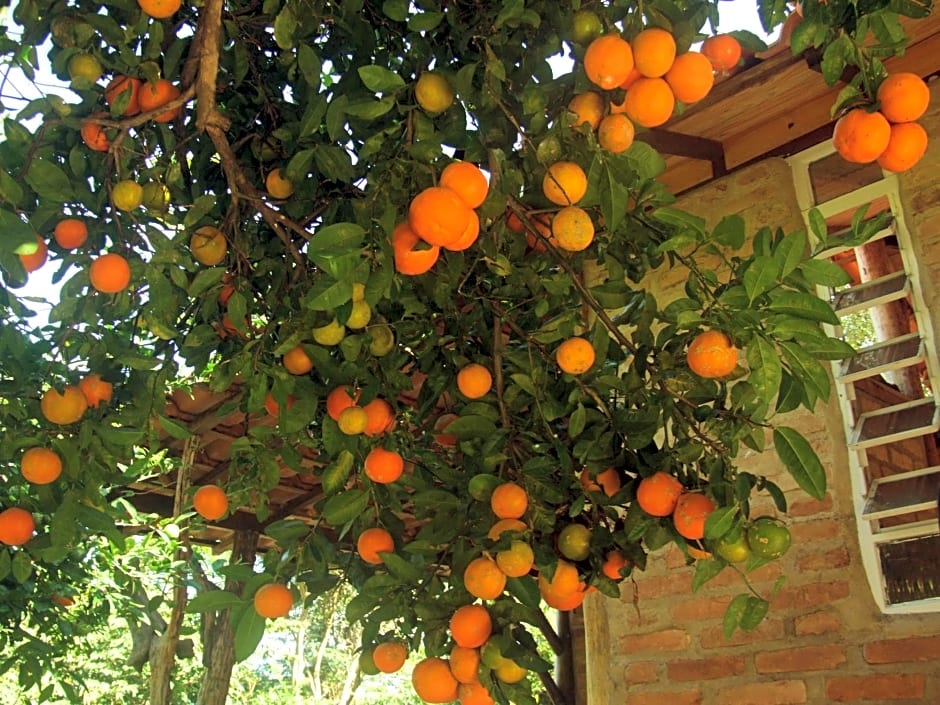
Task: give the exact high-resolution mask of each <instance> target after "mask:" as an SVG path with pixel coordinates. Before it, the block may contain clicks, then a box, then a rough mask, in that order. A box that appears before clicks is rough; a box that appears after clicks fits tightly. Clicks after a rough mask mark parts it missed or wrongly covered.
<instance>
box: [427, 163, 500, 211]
mask: <svg viewBox="0 0 940 705" xmlns="http://www.w3.org/2000/svg"><path fill="white" fill-rule="evenodd" d="M439 185H440V186H442V187H443V188H448V189H450V190H451V191H453V192H454V193H456V194H457V195H458V196H459V197H460V200H462V201H463V202H464V203H465V204H466V205H467V206H468V207H470V208H479V207H480V206H482V205H483V201H485V200H486V194H487V192H488V191H489V190H490V184H489V182H488V181H487V180H486V174H484V173H483V172H482V171H481V170H480V167H478V166H477V165H476V164H471V163H470V162H453V163H451V164H448V165H447V166H446V167H444V171H442V172H441V180H440V184H439Z"/></svg>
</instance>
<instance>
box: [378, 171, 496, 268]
mask: <svg viewBox="0 0 940 705" xmlns="http://www.w3.org/2000/svg"><path fill="white" fill-rule="evenodd" d="M489 187H490V186H489V181H487V178H486V175H485V174H484V173H483V172H482V171H481V170H480V168H479V167H477V166H476V165H475V164H471V163H470V162H453V163H452V164H448V165H447V166H446V167H445V168H444V170H443V171H442V172H441V178H440V180H439V182H438V185H437V186H430V187H428V188H426V189H424V190H423V191H421V192H420V193H419V194H418V195H417V196H415V197H414V198H413V199H412V200H411V204H410V205H409V206H408V220H406V221H404V222H402V223H399V224H398V225H397V226H395V229H394V230H393V231H392V251H393V253H394V257H395V270H396V271H397V272H398V273H399V274H406V275H416V274H424V273H425V272H427V271H428V270H429V269H431V267H433V266H434V263H435V262H437V259H438V257H439V256H440V253H441V248H442V247H443V248H444V249H445V250H451V251H453V252H460V251H463V250H466V249H467V248H468V247H470V246H471V245H472V244H473V243H474V242H476V241H477V238H478V237H479V235H480V218H479V216H478V215H477V213H476V211H475V210H474V209H475V208H479V207H480V206H481V205H483V201H485V200H486V194H487V192H488V191H489Z"/></svg>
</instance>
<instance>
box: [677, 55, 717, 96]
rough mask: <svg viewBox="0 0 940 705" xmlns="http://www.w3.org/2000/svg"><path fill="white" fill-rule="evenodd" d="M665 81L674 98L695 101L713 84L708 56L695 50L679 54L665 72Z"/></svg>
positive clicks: (706, 93)
mask: <svg viewBox="0 0 940 705" xmlns="http://www.w3.org/2000/svg"><path fill="white" fill-rule="evenodd" d="M666 83H668V84H669V87H670V88H671V89H672V93H673V95H674V96H675V97H676V100H678V101H681V102H683V103H695V102H696V101H699V100H701V99H702V98H704V97H705V96H707V95H708V93H709V92H710V91H711V89H712V86H714V85H715V74H714V73H713V72H712V64H711V62H710V61H709V60H708V57H707V56H705V55H704V54H700V53H698V52H697V51H687V52H686V53H685V54H680V55H679V56H677V57H676V60H675V61H674V62H673V63H672V67H671V68H670V69H669V71H667V72H666Z"/></svg>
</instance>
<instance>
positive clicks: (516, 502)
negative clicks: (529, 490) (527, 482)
mask: <svg viewBox="0 0 940 705" xmlns="http://www.w3.org/2000/svg"><path fill="white" fill-rule="evenodd" d="M528 506H529V496H528V494H526V491H525V490H524V489H523V488H522V487H520V486H519V485H517V484H516V483H515V482H504V483H503V484H501V485H498V486H497V487H496V488H495V489H494V490H493V494H491V495H490V508H491V509H492V510H493V514H495V515H496V516H497V517H499V518H500V519H518V518H519V517H521V516H522V515H523V514H525V510H526V509H527V508H528Z"/></svg>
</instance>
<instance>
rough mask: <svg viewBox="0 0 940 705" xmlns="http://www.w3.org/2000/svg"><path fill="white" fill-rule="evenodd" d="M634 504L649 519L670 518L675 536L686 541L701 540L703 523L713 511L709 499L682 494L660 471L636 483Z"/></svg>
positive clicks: (674, 481) (680, 487)
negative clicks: (677, 534)
mask: <svg viewBox="0 0 940 705" xmlns="http://www.w3.org/2000/svg"><path fill="white" fill-rule="evenodd" d="M636 501H637V504H638V505H639V506H640V509H642V510H643V511H645V512H646V513H647V514H649V515H650V516H654V517H669V516H671V517H672V521H673V524H674V525H675V527H676V531H677V532H679V535H680V536H682V537H684V538H686V539H689V540H690V541H700V540H702V539H703V538H705V520H706V519H708V515H709V514H711V513H712V512H713V511H714V510H715V508H716V505H715V502H714V501H713V500H712V499H711V498H710V497H708V496H707V495H704V494H702V493H701V492H686V491H685V487H683V485H682V483H681V482H679V480H678V479H677V478H676V477H675V476H674V475H670V474H669V473H667V472H662V471H660V472H657V473H655V474H653V475H650V476H649V477H644V478H643V479H642V480H640V484H639V485H638V486H637V489H636Z"/></svg>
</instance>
